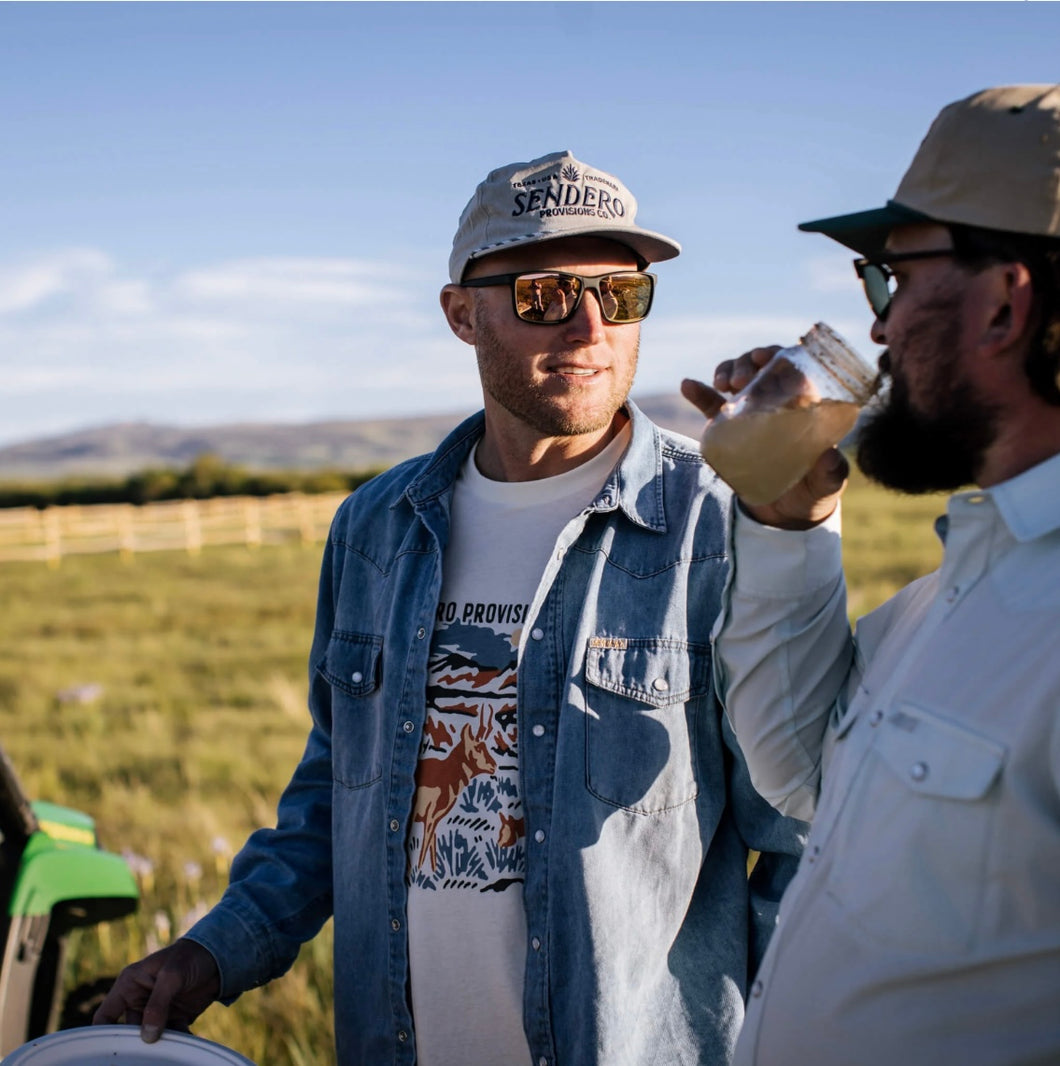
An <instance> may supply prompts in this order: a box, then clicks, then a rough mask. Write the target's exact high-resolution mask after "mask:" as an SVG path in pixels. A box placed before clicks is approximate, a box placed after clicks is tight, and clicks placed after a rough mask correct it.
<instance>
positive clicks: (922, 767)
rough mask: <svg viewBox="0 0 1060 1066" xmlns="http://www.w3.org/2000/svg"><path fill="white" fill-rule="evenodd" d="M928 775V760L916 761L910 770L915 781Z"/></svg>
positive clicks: (910, 774)
mask: <svg viewBox="0 0 1060 1066" xmlns="http://www.w3.org/2000/svg"><path fill="white" fill-rule="evenodd" d="M927 775H928V764H927V763H926V762H915V763H913V765H912V767H911V768H910V770H909V776H910V777H911V778H912V779H913V780H914V781H923V780H924V778H925V777H927Z"/></svg>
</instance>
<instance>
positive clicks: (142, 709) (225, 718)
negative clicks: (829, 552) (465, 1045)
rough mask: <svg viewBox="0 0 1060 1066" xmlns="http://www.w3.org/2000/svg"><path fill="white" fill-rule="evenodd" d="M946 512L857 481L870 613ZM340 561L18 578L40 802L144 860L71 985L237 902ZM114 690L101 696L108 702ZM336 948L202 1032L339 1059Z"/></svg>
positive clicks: (285, 1062) (280, 549)
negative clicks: (246, 852) (324, 583)
mask: <svg viewBox="0 0 1060 1066" xmlns="http://www.w3.org/2000/svg"><path fill="white" fill-rule="evenodd" d="M942 506H943V505H942V503H941V502H940V501H939V500H938V499H937V498H934V499H923V500H912V499H908V498H903V497H898V496H893V495H889V494H884V493H882V492H881V491H879V490H877V489H871V488H868V487H867V486H866V485H865V484H864V483H863V482H861V481H860V480H855V481H854V483H853V484H852V486H851V489H850V491H849V492H848V494H847V498H846V503H845V517H844V529H845V545H846V546H845V552H846V562H847V572H848V575H849V577H850V610H851V614H852V615H857V614H862V613H864V612H865V611H866V610H869V609H870V608H872V607H873V606H875V605H877V604H878V603H880V602H881V601H882V600H883V599H884V598H886V596H888V595H889V594H890V593H891V592H892V591H893V590H894V589H896V588H898V587H900V586H901V585H903V584H905V583H906V582H907V581H908V580H910V579H911V578H913V577H915V576H917V575H919V574H922V573H924V572H926V571H928V570H930V569H932V568H933V567H934V566H935V565H936V564H937V561H938V558H939V554H940V550H939V546H938V541H937V539H936V537H935V535H934V533H933V531H932V525H931V522H932V519H933V517H934V516H935V515H936V514H938V513H940V512H941V510H942ZM319 556H320V549H319V548H318V547H301V546H298V545H290V546H276V547H266V548H261V549H257V550H248V549H246V548H215V549H208V550H206V551H204V552H203V553H202V554H201V555H199V556H187V555H183V554H180V553H176V552H173V553H158V554H155V555H150V556H147V555H144V556H137V557H135V558H134V559H133V560H131V561H129V562H123V561H121V560H120V559H119V558H118V557H117V556H110V555H107V556H82V557H74V558H70V559H67V560H64V561H63V563H62V566H61V567H60V568H59V569H57V570H49V569H48V568H46V567H44V566H42V565H37V564H28V563H23V564H7V565H4V566H0V605H2V608H3V609H2V611H0V739H2V742H3V745H4V747H5V748H6V750H7V752H8V754H9V755H10V757H11V759H12V761H13V762H14V765H15V767H16V769H17V771H18V773H19V775H20V777H21V778H22V781H23V784H24V785H25V786H26V789H27V791H28V792H29V793H30V794H31V795H32V796H34V797H39V798H45V799H50V800H53V801H55V802H58V803H63V804H67V805H69V806H73V807H77V808H80V809H83V810H86V811H88V812H90V813H91V814H92V815H93V816H94V817H95V818H96V820H97V823H98V826H99V829H100V833H101V836H102V838H103V842H104V844H105V846H107V847H109V848H110V849H111V850H119V851H120V850H127V851H128V852H129V853H130V856H131V857H132V864H133V866H134V869H135V870H136V871H137V873H138V876H139V879H140V884H141V891H142V898H143V902H142V906H141V908H140V911H139V913H138V914H137V915H134V916H132V917H130V918H128V919H126V920H124V921H123V922H118V923H113V924H111V925H109V926H104V927H100V928H99V929H98V930H88V931H85V932H84V933H81V934H75V935H76V936H77V937H79V939H78V940H76V941H75V942H74V944H73V945H72V946H73V949H74V950H73V952H72V954H73V956H74V960H75V965H74V966H73V967H72V972H71V973H70V975H69V981H68V983H70V984H77V983H79V982H81V981H87V980H91V979H93V978H95V977H97V976H100V975H102V974H114V973H116V972H117V971H118V970H119V969H120V968H121V966H122V965H124V964H125V963H126V962H128V961H132V960H133V959H135V958H139V957H140V956H141V955H142V954H144V953H145V952H146V951H148V950H151V949H153V948H154V947H156V946H158V945H159V944H164V943H166V942H168V940H169V939H170V938H171V937H172V936H175V935H177V934H179V933H180V932H181V931H182V930H183V929H184V928H186V926H187V925H188V924H190V922H191V921H192V920H194V918H195V917H196V916H197V915H198V914H199V913H201V912H202V910H203V909H204V908H205V907H207V906H209V905H210V904H212V903H213V902H214V901H215V900H216V899H217V898H218V897H219V895H220V893H221V891H222V890H223V887H224V884H225V878H226V876H227V865H228V860H229V858H230V855H231V852H232V851H233V850H235V849H236V848H237V847H238V846H239V844H241V843H242V841H243V839H244V838H245V836H246V835H247V834H248V833H249V832H250V831H251V830H252V829H253V828H255V827H257V826H258V825H261V824H271V823H272V821H273V816H274V810H275V804H276V800H277V798H278V796H279V792H280V789H281V788H282V786H283V785H284V783H285V782H286V780H287V777H288V775H289V773H290V770H291V768H292V767H293V766H294V764H295V762H296V761H297V759H298V758H299V756H300V754H301V750H302V745H303V743H304V739H305V730H306V725H307V714H306V711H305V709H304V693H305V688H306V657H307V653H308V650H309V641H310V637H311V630H312V623H313V613H314V601H315V597H316V581H317V567H318V562H319ZM95 686H98V688H97V687H95ZM330 952H331V943H330V933H329V929H328V928H325V931H324V933H322V934H321V936H320V937H319V938H318V939H317V941H315V942H314V943H312V944H309V945H307V946H306V947H305V949H304V950H303V952H302V955H301V957H300V959H299V961H298V963H297V964H296V966H295V968H294V969H293V970H292V971H291V972H290V973H289V974H288V975H287V976H285V977H284V978H283V979H281V980H279V981H276V982H273V984H272V985H270V986H268V987H266V988H264V989H260V990H256V991H254V992H251V993H248V994H247V995H245V996H243V997H242V998H241V999H240V1000H239V1001H237V1003H236V1004H235V1005H234V1006H233V1007H231V1008H225V1007H221V1006H214V1007H211V1008H210V1009H209V1010H208V1011H207V1012H206V1014H205V1015H204V1016H203V1018H202V1019H201V1020H200V1022H199V1023H198V1024H197V1026H196V1032H197V1033H199V1034H200V1035H202V1036H205V1037H208V1038H210V1039H213V1040H217V1041H219V1042H221V1043H224V1044H227V1045H229V1046H231V1047H233V1048H235V1049H237V1050H238V1051H241V1052H242V1053H243V1054H245V1055H246V1056H248V1057H249V1058H251V1059H253V1060H254V1061H255V1062H258V1063H261V1064H263V1066H309V1064H315V1066H316V1064H319V1066H322V1064H325V1063H328V1062H331V1061H332V1051H331V1046H332V1045H331V1033H332V1008H331V963H330Z"/></svg>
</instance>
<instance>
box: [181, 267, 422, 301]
mask: <svg viewBox="0 0 1060 1066" xmlns="http://www.w3.org/2000/svg"><path fill="white" fill-rule="evenodd" d="M388 274H389V275H390V276H389V277H388ZM401 282H402V279H401V278H400V277H395V276H394V275H393V272H392V271H387V270H385V269H383V268H381V267H379V266H377V265H374V264H371V263H365V262H358V261H356V260H350V259H306V258H279V257H277V258H268V259H244V260H237V261H233V262H229V263H221V264H218V265H216V266H212V267H204V268H202V269H199V270H193V271H189V272H188V273H187V274H184V275H182V276H181V277H179V278H177V279H176V281H175V283H174V285H173V291H174V293H175V294H176V295H178V296H180V297H182V298H184V299H188V300H191V301H197V300H203V301H212V300H217V301H230V300H234V301H239V302H243V303H258V302H262V301H268V302H271V301H279V302H281V303H283V304H285V305H289V304H297V303H312V304H318V305H326V304H333V305H336V306H337V307H340V308H341V307H351V306H361V305H364V304H369V305H371V304H373V303H377V302H379V301H383V302H386V303H392V302H397V301H400V300H401V298H402V296H403V295H404V294H403V290H402V288H401Z"/></svg>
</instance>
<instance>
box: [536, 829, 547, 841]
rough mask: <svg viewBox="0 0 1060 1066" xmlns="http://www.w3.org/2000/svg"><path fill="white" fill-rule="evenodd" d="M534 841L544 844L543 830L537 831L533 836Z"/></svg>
mask: <svg viewBox="0 0 1060 1066" xmlns="http://www.w3.org/2000/svg"><path fill="white" fill-rule="evenodd" d="M534 840H536V841H537V842H538V843H539V844H543V843H544V842H545V831H544V829H539V830H538V831H537V832H536V833H535V834H534Z"/></svg>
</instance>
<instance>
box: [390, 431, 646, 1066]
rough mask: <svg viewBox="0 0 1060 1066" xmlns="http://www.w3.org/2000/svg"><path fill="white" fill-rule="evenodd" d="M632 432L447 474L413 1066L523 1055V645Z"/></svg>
mask: <svg viewBox="0 0 1060 1066" xmlns="http://www.w3.org/2000/svg"><path fill="white" fill-rule="evenodd" d="M629 435H630V430H629V427H628V426H627V427H626V428H625V430H624V431H623V432H622V433H620V434H619V435H618V436H617V437H616V438H615V440H614V441H612V442H611V444H609V445H608V447H607V448H606V449H605V450H604V451H603V452H601V453H600V454H599V455H598V456H596V457H595V458H593V459H592V460H590V461H589V462H587V463H584V464H583V465H582V466H580V467H578V468H576V469H574V470H571V471H568V472H567V473H565V474H560V475H559V476H557V477H552V478H544V479H542V480H540V481H524V482H502V481H490V480H488V479H487V478H485V477H483V476H482V475H481V474H480V473H479V472H478V470H477V469H476V467H475V465H474V461H473V458H472V459H470V460H469V461H468V462H467V463H466V464H465V466H464V469H463V470H462V472H461V474H460V477H459V478H458V480H457V483H456V487H455V491H454V495H453V506H452V533H451V537H450V542H449V547H448V548H447V550H446V553H445V573H444V579H443V584H442V594H441V600H440V602H439V604H438V614H437V618H436V620H435V628H434V634H433V639H432V643H431V652H430V665H429V676H428V681H427V722H426V728H425V730H424V738H423V744H422V746H421V749H420V762H419V768H418V771H417V774H416V802H415V807H414V811H413V823H412V829H411V832H410V834H409V839H408V856H409V874H408V876H409V903H408V923H409V928H408V933H409V964H410V971H411V983H412V1011H413V1017H414V1018H415V1023H416V1056H417V1062H419V1063H420V1064H421V1066H455V1064H459V1066H498V1064H501V1063H503V1064H505V1066H518V1064H520V1063H522V1064H525V1063H529V1061H530V1052H529V1049H528V1047H527V1044H526V1037H525V1035H524V1034H523V1021H522V1017H523V1011H522V999H523V969H524V966H525V961H526V919H525V915H524V912H523V881H524V878H525V871H526V848H525V839H524V838H525V835H526V830H525V823H524V819H523V808H522V798H521V794H520V788H519V736H518V721H517V718H516V684H515V678H516V662H517V657H518V650H519V641H520V639H521V637H522V632H523V626H524V625H525V623H526V619H527V612H528V610H529V607H530V604H531V602H532V601H533V598H534V594H535V593H536V591H537V586H538V583H539V582H540V579H541V575H542V573H543V572H544V569H545V564H546V562H547V561H548V557H549V555H550V554H551V552H552V549H553V547H554V545H555V543H556V538H557V537H558V536H559V533H560V531H561V530H562V529H563V527H564V526H565V525H566V524H567V523H568V522H569V521H570V520H571V519H572V518H574V517H575V515H577V514H578V513H579V512H581V511H582V510H583V509H584V508H585V506H586V505H587V504H589V503H590V502H591V501H592V499H593V498H594V497H595V495H596V494H597V492H599V490H600V488H601V487H602V486H603V484H604V482H605V481H606V480H607V476H608V474H609V473H610V472H611V470H612V469H613V468H614V466H615V464H616V463H617V462H618V459H619V457H620V456H621V454H622V452H623V450H624V449H625V446H626V444H627V443H628V440H629Z"/></svg>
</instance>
